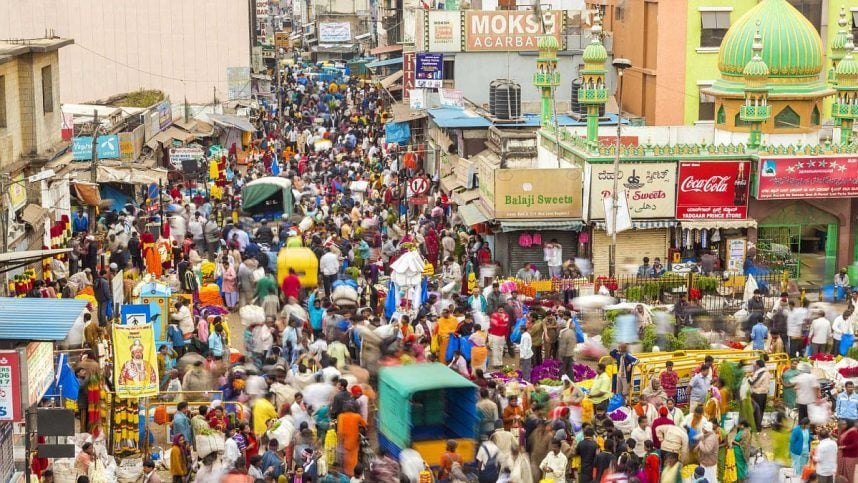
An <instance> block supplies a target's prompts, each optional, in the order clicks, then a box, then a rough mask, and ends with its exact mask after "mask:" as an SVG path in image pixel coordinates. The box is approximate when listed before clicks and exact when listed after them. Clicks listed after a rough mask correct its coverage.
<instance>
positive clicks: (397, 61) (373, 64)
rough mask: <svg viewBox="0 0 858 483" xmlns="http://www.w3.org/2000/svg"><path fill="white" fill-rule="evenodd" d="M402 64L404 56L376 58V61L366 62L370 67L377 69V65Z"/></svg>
mask: <svg viewBox="0 0 858 483" xmlns="http://www.w3.org/2000/svg"><path fill="white" fill-rule="evenodd" d="M397 64H398V65H402V57H395V58H393V59H385V60H376V61H375V62H370V63H368V64H366V66H367V67H368V68H370V69H375V68H376V67H385V66H388V65H397Z"/></svg>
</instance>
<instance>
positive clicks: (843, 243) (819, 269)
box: [749, 156, 858, 285]
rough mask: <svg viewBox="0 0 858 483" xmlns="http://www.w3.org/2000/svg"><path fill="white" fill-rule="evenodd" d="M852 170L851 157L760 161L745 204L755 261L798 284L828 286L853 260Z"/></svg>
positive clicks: (857, 187) (857, 188) (857, 162)
mask: <svg viewBox="0 0 858 483" xmlns="http://www.w3.org/2000/svg"><path fill="white" fill-rule="evenodd" d="M856 172H858V157H855V156H803V157H764V158H761V159H759V161H758V162H757V165H756V173H755V176H754V178H753V179H754V186H753V190H752V191H753V194H754V197H753V198H752V199H751V202H750V204H749V212H750V213H749V215H750V216H751V217H753V218H754V219H756V220H757V224H758V226H757V230H756V231H755V232H754V233H753V234H751V236H749V239H750V241H751V242H752V243H753V244H754V250H753V251H752V252H751V255H753V256H754V262H755V263H756V264H758V265H761V266H764V267H766V268H770V269H773V270H789V271H790V272H791V275H792V276H794V277H796V278H798V279H799V280H800V281H801V282H803V283H809V282H810V283H814V284H819V285H829V284H831V283H832V280H833V277H834V274H835V273H836V272H837V270H838V269H839V268H844V267H847V266H850V265H851V264H852V263H853V260H854V258H855V257H854V251H853V250H854V246H855V245H854V236H853V233H852V231H853V229H852V223H851V220H852V219H853V217H854V212H855V211H856V210H855V198H856V197H858V180H856V179H855V173H856ZM851 271H852V273H850V276H856V277H858V273H855V269H851Z"/></svg>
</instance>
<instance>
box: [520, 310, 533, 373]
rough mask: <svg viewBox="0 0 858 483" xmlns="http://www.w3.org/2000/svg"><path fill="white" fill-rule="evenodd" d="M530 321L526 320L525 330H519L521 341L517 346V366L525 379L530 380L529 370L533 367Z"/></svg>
mask: <svg viewBox="0 0 858 483" xmlns="http://www.w3.org/2000/svg"><path fill="white" fill-rule="evenodd" d="M530 326H531V322H529V321H528V322H527V326H526V327H527V330H522V331H521V343H520V344H519V346H518V366H519V367H520V368H521V376H522V378H524V380H525V381H530V371H531V369H532V368H533V365H532V361H533V338H532V337H531V336H530V332H529V329H530Z"/></svg>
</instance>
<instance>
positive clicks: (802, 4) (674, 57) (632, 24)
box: [588, 0, 858, 125]
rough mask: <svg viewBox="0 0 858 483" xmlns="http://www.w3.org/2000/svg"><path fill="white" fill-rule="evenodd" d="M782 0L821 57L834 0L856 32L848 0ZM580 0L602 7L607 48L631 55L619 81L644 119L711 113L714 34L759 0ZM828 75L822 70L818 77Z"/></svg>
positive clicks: (693, 118) (674, 121)
mask: <svg viewBox="0 0 858 483" xmlns="http://www.w3.org/2000/svg"><path fill="white" fill-rule="evenodd" d="M787 1H788V3H789V4H791V5H792V6H794V7H796V9H797V10H799V12H801V13H802V15H803V16H804V18H805V19H806V21H807V22H809V24H810V25H812V26H813V28H814V29H815V30H816V32H817V34H819V36H820V38H821V40H822V47H823V48H822V52H823V53H822V59H821V60H822V61H823V62H824V63H827V61H828V60H829V59H828V57H829V55H830V46H831V43H832V41H833V39H834V37H835V36H836V34H837V31H838V29H839V26H838V20H839V12H840V9H841V7H842V8H845V9H846V13H847V15H846V20H847V28H848V29H852V30H853V31H854V32H855V33H856V34H858V6H856V5H855V3H854V2H849V1H846V0H787ZM588 3H590V4H591V5H593V6H597V7H598V8H600V9H602V10H603V11H604V15H605V18H606V24H605V25H606V26H605V29H606V30H607V31H610V32H612V35H613V39H614V51H615V55H616V56H617V57H625V58H628V59H630V60H631V61H632V67H631V68H630V69H628V71H627V72H626V78H625V85H624V89H625V91H624V95H623V109H624V110H625V111H627V112H629V113H631V114H633V115H635V116H640V117H642V118H645V119H646V124H648V125H683V124H684V125H690V124H701V125H706V124H712V123H713V122H714V121H715V116H716V110H715V104H716V103H715V98H714V97H713V96H712V95H710V94H706V93H705V92H704V91H705V90H706V89H707V88H708V87H710V86H711V85H712V84H713V83H714V82H715V80H717V79H718V78H719V75H720V73H719V53H720V48H721V42H722V40H724V38H725V36H726V35H727V31H728V29H729V28H730V27H731V26H732V25H734V24H735V23H736V22H737V21H738V20H739V19H740V18H741V17H742V16H743V15H744V14H745V13H746V12H748V11H749V10H750V9H752V8H753V7H755V6H756V5H757V4H759V3H760V0H667V1H665V0H661V1H659V0H646V1H645V0H592V1H589V2H588ZM827 64H828V63H827ZM828 65H830V64H828ZM828 76H829V71H828V70H825V71H824V72H822V73H821V74H820V79H821V80H825V79H826V78H827V77H828ZM825 106H826V107H828V106H830V102H826V103H825ZM826 111H827V110H826ZM823 118H825V116H823Z"/></svg>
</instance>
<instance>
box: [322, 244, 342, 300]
mask: <svg viewBox="0 0 858 483" xmlns="http://www.w3.org/2000/svg"><path fill="white" fill-rule="evenodd" d="M319 271H320V272H322V283H323V284H324V286H325V293H326V294H327V295H331V291H332V288H331V286H332V285H333V284H334V282H335V281H336V279H337V274H338V273H340V257H338V256H337V254H336V253H334V251H333V250H332V249H331V248H328V249H327V252H326V253H325V254H324V255H322V258H320V259H319Z"/></svg>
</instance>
